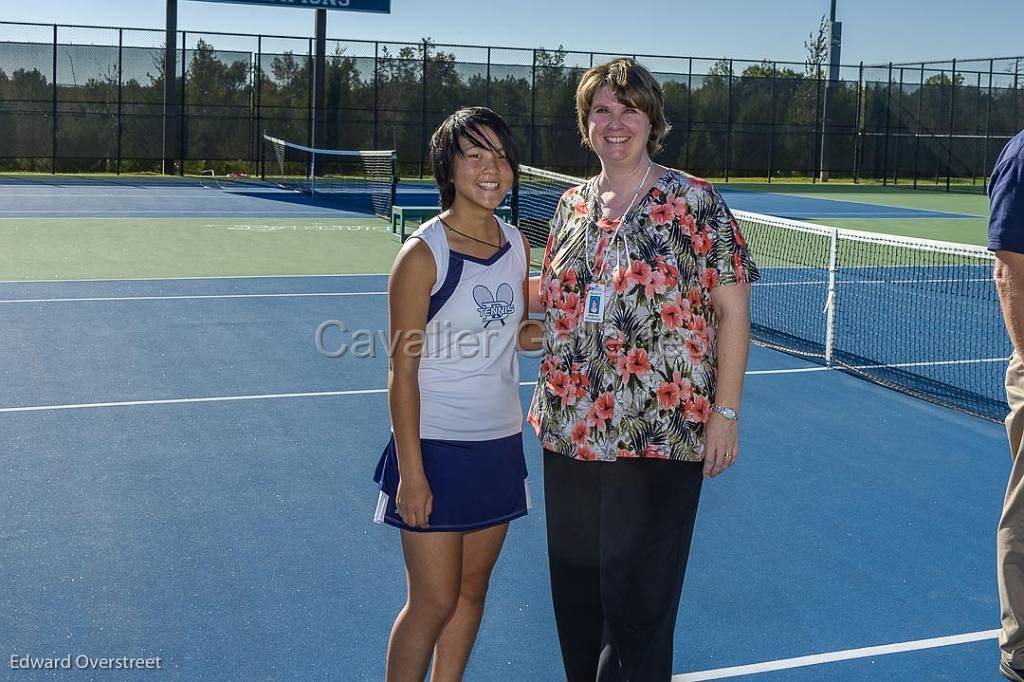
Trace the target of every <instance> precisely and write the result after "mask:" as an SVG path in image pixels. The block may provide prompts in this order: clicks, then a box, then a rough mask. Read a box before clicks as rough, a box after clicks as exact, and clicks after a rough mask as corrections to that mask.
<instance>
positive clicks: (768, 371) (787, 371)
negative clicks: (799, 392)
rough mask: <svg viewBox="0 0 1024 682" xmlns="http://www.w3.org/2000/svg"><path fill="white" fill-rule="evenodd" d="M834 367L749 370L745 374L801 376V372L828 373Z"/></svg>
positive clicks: (817, 366) (818, 366)
mask: <svg viewBox="0 0 1024 682" xmlns="http://www.w3.org/2000/svg"><path fill="white" fill-rule="evenodd" d="M831 369H834V368H833V367H828V366H826V365H816V366H814V367H794V368H791V369H748V370H747V371H746V372H744V374H747V375H752V374H799V373H800V372H827V371H829V370H831Z"/></svg>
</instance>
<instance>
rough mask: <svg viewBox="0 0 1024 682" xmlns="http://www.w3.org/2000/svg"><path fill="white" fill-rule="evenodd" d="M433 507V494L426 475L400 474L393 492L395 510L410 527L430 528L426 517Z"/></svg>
mask: <svg viewBox="0 0 1024 682" xmlns="http://www.w3.org/2000/svg"><path fill="white" fill-rule="evenodd" d="M433 509H434V496H433V494H432V493H431V492H430V484H429V483H427V478H426V476H422V475H420V476H402V477H401V478H400V479H399V481H398V490H397V491H396V492H395V510H396V511H397V512H398V515H399V516H401V517H402V521H404V522H405V525H407V526H409V527H410V528H430V524H429V523H428V519H429V518H430V512H431V511H433Z"/></svg>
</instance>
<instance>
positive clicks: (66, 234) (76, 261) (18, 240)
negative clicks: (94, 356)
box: [0, 217, 399, 280]
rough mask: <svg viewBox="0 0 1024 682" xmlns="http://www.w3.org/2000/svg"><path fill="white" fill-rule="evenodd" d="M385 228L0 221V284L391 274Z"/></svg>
mask: <svg viewBox="0 0 1024 682" xmlns="http://www.w3.org/2000/svg"><path fill="white" fill-rule="evenodd" d="M398 246H399V245H398V243H397V242H395V241H394V240H392V238H391V233H390V231H389V228H388V223H387V222H386V221H384V220H379V219H376V218H370V217H367V218H348V219H315V220H313V219H281V218H274V219H264V220H260V219H221V218H212V219H211V218H202V219H194V218H187V219H179V218H172V219H167V218H161V219H149V218H146V219H139V218H125V219H111V218H10V219H2V220H0V253H3V254H4V256H3V259H0V279H3V280H29V279H42V280H49V279H136V278H138V279H144V278H153V277H214V276H221V277H223V276H249V275H326V274H345V273H380V272H387V271H388V269H389V268H390V266H391V262H392V261H393V260H394V257H395V254H396V253H397V252H398Z"/></svg>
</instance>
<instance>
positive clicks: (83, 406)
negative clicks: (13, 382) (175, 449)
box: [0, 388, 388, 414]
mask: <svg viewBox="0 0 1024 682" xmlns="http://www.w3.org/2000/svg"><path fill="white" fill-rule="evenodd" d="M387 392H388V389H386V388H369V389H365V390H361V391H320V392H316V393H267V394H264V395H231V396H211V397H209V398H168V399H165V400H127V401H122V402H112V403H79V404H77V405H34V406H32V407H2V408H0V414H4V413H9V412H44V411H48V410H87V409H94V408H100V407H136V406H139V405H184V404H190V403H218V402H230V401H238V400H275V399H280V398H327V397H334V396H341V395H370V394H373V393H387Z"/></svg>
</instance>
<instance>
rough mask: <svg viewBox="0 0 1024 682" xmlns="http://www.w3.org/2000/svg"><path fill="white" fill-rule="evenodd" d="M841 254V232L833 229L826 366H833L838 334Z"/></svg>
mask: <svg viewBox="0 0 1024 682" xmlns="http://www.w3.org/2000/svg"><path fill="white" fill-rule="evenodd" d="M838 253H839V230H837V229H835V228H833V229H832V234H831V236H830V241H829V254H828V294H827V296H826V298H825V364H826V365H828V366H829V367H831V366H832V364H833V363H832V349H833V347H834V346H835V332H836V262H837V260H838Z"/></svg>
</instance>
